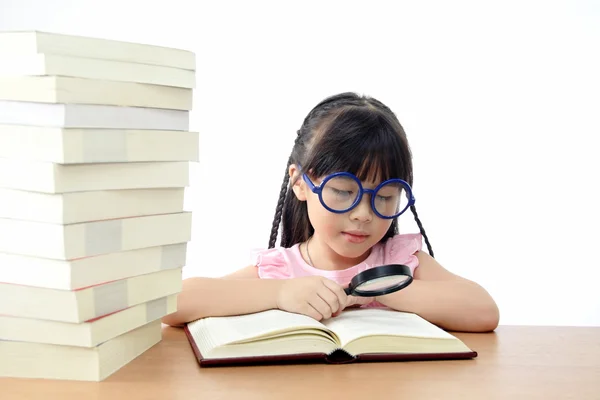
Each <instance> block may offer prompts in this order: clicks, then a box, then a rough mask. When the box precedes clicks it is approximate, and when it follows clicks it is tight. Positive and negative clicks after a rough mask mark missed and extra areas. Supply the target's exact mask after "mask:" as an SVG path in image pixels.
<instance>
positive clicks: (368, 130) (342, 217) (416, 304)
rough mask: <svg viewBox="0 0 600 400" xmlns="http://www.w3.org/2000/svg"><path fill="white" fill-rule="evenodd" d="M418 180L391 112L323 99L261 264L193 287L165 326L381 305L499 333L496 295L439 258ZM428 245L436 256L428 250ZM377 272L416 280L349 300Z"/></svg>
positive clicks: (362, 102)
mask: <svg viewBox="0 0 600 400" xmlns="http://www.w3.org/2000/svg"><path fill="white" fill-rule="evenodd" d="M412 180H413V175H412V160H411V152H410V149H409V146H408V143H407V140H406V135H405V133H404V130H403V128H402V126H401V125H400V123H399V122H398V120H397V119H396V116H395V115H394V113H393V112H392V111H391V110H390V109H389V108H388V107H386V106H385V105H383V104H382V103H381V102H379V101H377V100H375V99H373V98H369V97H361V96H358V95H356V94H353V93H343V94H339V95H336V96H332V97H330V98H327V99H325V100H323V101H322V102H321V103H319V104H318V105H317V106H316V107H315V108H313V110H312V111H311V112H310V113H309V114H308V116H307V117H306V118H305V120H304V123H303V124H302V127H301V128H300V130H299V131H298V135H297V137H296V141H295V143H294V147H293V149H292V154H291V155H290V158H289V160H288V163H287V166H286V171H285V177H284V180H283V184H282V186H281V193H280V196H279V201H278V203H277V207H276V212H275V218H274V221H273V228H272V231H271V236H270V241H269V248H268V249H267V250H264V251H262V252H259V253H258V254H257V257H256V262H255V263H254V264H253V265H250V266H248V267H246V268H243V269H240V270H238V271H237V272H234V273H232V274H230V275H228V276H225V277H223V278H201V277H195V278H189V279H186V280H185V281H184V283H183V291H182V293H180V295H179V297H178V310H177V312H175V313H173V314H171V315H168V316H166V317H164V318H163V322H164V323H166V324H169V325H182V324H184V323H186V322H189V321H192V320H195V319H198V318H202V317H208V316H227V315H240V314H247V313H253V312H258V311H263V310H267V309H280V310H285V311H289V312H294V313H300V314H305V315H308V316H311V317H313V318H315V319H316V320H321V319H327V318H335V316H336V315H337V314H339V313H340V312H341V311H342V310H344V309H345V308H348V307H361V306H363V307H367V306H369V307H373V306H377V307H382V306H383V307H388V308H392V309H395V310H400V311H407V312H413V313H416V314H418V315H420V316H421V317H423V318H425V319H427V320H428V321H430V322H432V323H434V324H436V325H438V326H440V327H442V328H444V329H448V330H454V331H472V332H483V331H490V330H493V329H495V328H496V326H497V325H498V318H499V316H498V308H497V306H496V303H495V302H494V300H493V299H492V298H491V297H490V295H489V294H488V293H487V292H486V291H485V290H484V289H483V288H482V287H481V286H479V285H478V284H476V283H474V282H472V281H469V280H467V279H464V278H461V277H459V276H457V275H455V274H452V273H451V272H449V271H447V270H446V269H444V268H443V267H442V266H441V265H440V264H439V263H438V262H437V261H436V260H435V259H434V258H433V252H432V250H431V245H430V243H429V240H428V238H427V235H426V234H425V231H424V229H423V226H422V224H421V221H420V220H419V218H418V216H417V213H416V209H415V206H414V205H413V204H412V203H413V200H414V198H413V195H412V191H411V185H412ZM290 182H291V184H290ZM373 189H377V190H376V191H375V192H374V191H373ZM408 209H410V211H411V212H412V213H413V215H414V218H415V220H416V222H417V225H418V226H419V229H420V233H419V234H399V233H398V221H397V218H396V217H397V216H399V215H400V214H402V213H403V212H405V211H406V210H408ZM280 223H282V230H281V232H282V235H281V244H280V247H278V248H275V241H276V239H277V235H278V231H279V226H280ZM422 239H424V240H425V243H426V244H427V248H428V252H429V254H427V253H425V252H423V251H421V245H422V243H421V242H422ZM381 264H404V265H407V266H408V267H409V268H410V269H411V271H412V273H413V278H414V280H413V282H412V283H411V284H410V285H409V286H408V287H406V288H405V289H403V290H400V291H398V292H395V293H391V294H387V295H383V296H379V297H377V298H363V297H355V296H347V295H346V293H345V292H344V290H343V288H344V287H346V286H347V285H348V283H349V282H350V280H351V279H352V277H353V276H354V275H356V274H357V273H359V272H361V271H363V270H365V269H367V268H372V267H374V266H377V265H381Z"/></svg>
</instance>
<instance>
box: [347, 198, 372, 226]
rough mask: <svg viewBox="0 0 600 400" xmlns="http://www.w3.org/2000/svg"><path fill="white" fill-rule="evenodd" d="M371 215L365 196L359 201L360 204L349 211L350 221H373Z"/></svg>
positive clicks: (368, 202)
mask: <svg viewBox="0 0 600 400" xmlns="http://www.w3.org/2000/svg"><path fill="white" fill-rule="evenodd" d="M373 214H374V213H373V210H372V209H371V202H370V198H369V196H368V195H366V194H365V195H364V196H363V197H362V199H361V200H360V203H358V205H357V206H356V207H354V208H353V209H352V210H350V219H353V220H356V221H360V222H371V221H372V220H373Z"/></svg>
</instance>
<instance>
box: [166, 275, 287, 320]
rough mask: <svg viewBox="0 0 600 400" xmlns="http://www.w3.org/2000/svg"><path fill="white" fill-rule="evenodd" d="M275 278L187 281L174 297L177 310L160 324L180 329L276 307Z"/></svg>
mask: <svg viewBox="0 0 600 400" xmlns="http://www.w3.org/2000/svg"><path fill="white" fill-rule="evenodd" d="M280 285H281V281H279V280H276V279H223V278H188V279H185V280H184V281H183V289H182V291H181V293H179V295H178V297H177V311H176V312H175V313H173V314H170V315H167V316H165V317H163V319H162V322H163V323H165V324H168V325H172V326H180V325H183V324H185V323H187V322H190V321H193V320H196V319H199V318H204V317H211V316H229V315H240V314H249V313H253V312H259V311H264V310H269V309H273V308H277V293H278V291H279V286H280Z"/></svg>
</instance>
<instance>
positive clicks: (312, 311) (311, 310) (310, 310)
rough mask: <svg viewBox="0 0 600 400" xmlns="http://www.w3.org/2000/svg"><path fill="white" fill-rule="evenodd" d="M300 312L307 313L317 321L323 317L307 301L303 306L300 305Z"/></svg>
mask: <svg viewBox="0 0 600 400" xmlns="http://www.w3.org/2000/svg"><path fill="white" fill-rule="evenodd" d="M300 312H301V313H302V314H304V315H308V316H309V317H311V318H313V319H316V320H317V321H320V320H322V319H323V316H322V315H321V313H319V312H318V311H317V310H315V308H314V307H313V306H311V305H310V304H308V303H306V304H305V305H304V307H302V310H301V311H300Z"/></svg>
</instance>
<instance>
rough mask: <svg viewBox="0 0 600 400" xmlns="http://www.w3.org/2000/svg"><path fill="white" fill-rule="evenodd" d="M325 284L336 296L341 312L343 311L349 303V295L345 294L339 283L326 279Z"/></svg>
mask: <svg viewBox="0 0 600 400" xmlns="http://www.w3.org/2000/svg"><path fill="white" fill-rule="evenodd" d="M323 284H324V285H325V286H327V288H328V289H329V290H331V291H332V292H333V294H335V295H336V297H337V298H338V302H339V310H340V311H341V310H343V309H344V307H346V303H347V302H348V295H347V294H346V292H344V289H343V288H342V287H341V286H340V285H338V284H337V283H335V282H333V281H330V280H329V279H324V280H323Z"/></svg>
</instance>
